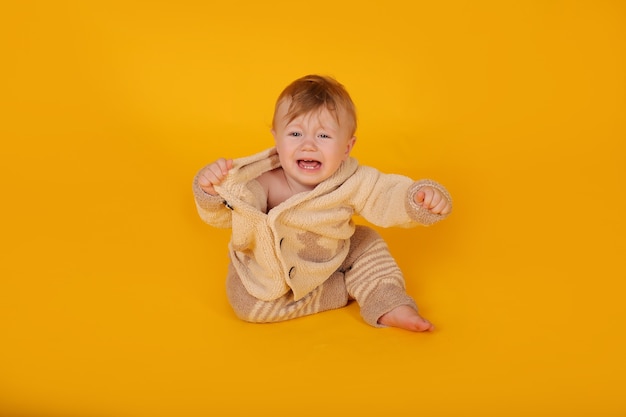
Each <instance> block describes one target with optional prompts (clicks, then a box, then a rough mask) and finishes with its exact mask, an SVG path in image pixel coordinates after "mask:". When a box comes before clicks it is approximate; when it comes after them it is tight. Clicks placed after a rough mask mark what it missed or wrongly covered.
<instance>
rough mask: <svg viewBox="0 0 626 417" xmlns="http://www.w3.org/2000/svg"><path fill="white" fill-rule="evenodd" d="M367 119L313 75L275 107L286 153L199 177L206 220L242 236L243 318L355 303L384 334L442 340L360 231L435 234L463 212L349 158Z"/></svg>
mask: <svg viewBox="0 0 626 417" xmlns="http://www.w3.org/2000/svg"><path fill="white" fill-rule="evenodd" d="M355 131H356V111H355V107H354V104H353V102H352V99H351V98H350V95H349V94H348V92H347V91H346V90H345V88H344V87H343V86H342V85H341V84H339V83H338V82H337V81H336V80H334V79H332V78H330V77H324V76H318V75H309V76H305V77H303V78H300V79H298V80H296V81H294V82H293V83H291V84H290V85H289V86H287V88H285V90H284V91H283V92H282V93H281V94H280V96H279V97H278V100H277V102H276V107H275V112H274V119H273V126H272V135H273V136H274V141H275V147H273V148H270V149H267V150H264V151H262V152H260V153H257V154H255V155H252V156H249V157H245V158H240V159H235V160H232V159H223V158H222V159H218V160H217V161H215V162H213V163H211V164H209V165H208V166H206V167H205V168H203V169H202V170H200V172H199V173H198V174H197V175H196V177H195V179H194V183H193V191H194V196H195V201H196V206H197V209H198V213H199V215H200V217H201V218H202V219H203V220H204V221H205V222H206V223H208V224H210V225H212V226H215V227H225V228H231V229H232V237H231V241H230V243H229V256H230V264H229V271H228V275H227V278H226V287H227V294H228V299H229V301H230V304H231V306H232V307H233V309H234V311H235V313H236V314H237V316H238V317H239V318H241V319H243V320H246V321H250V322H257V323H259V322H277V321H282V320H288V319H292V318H296V317H301V316H305V315H308V314H313V313H318V312H321V311H325V310H330V309H335V308H340V307H343V306H345V305H347V304H348V303H349V302H350V301H351V300H356V302H357V303H358V304H359V306H360V311H361V316H362V317H363V319H364V320H365V322H367V323H369V324H371V325H372V326H375V327H399V328H402V329H406V330H411V331H418V332H419V331H432V330H433V328H434V327H433V325H432V324H431V323H430V322H429V321H428V320H426V319H425V318H423V317H422V316H420V315H419V314H418V311H417V306H416V304H415V302H414V300H413V299H412V298H411V297H410V296H409V295H408V294H407V293H406V290H405V283H404V278H403V275H402V272H401V271H400V269H399V268H398V265H397V264H396V262H395V260H394V259H393V257H392V256H391V254H390V253H389V250H388V248H387V245H386V243H385V242H384V240H383V239H382V237H381V236H380V235H379V234H378V233H377V232H376V231H375V230H373V229H372V228H370V227H366V226H357V225H355V224H354V222H353V220H352V217H353V215H356V214H358V215H360V216H362V217H363V218H365V219H366V220H367V221H369V222H370V223H372V224H375V225H377V226H380V227H391V226H400V227H412V226H415V225H420V224H421V225H430V224H433V223H435V222H437V221H439V220H441V219H443V218H445V217H446V216H447V215H448V214H449V213H450V211H451V209H452V203H451V199H450V196H449V194H448V192H447V191H446V189H445V188H443V187H442V186H441V185H439V184H438V183H436V182H434V181H431V180H421V181H417V182H414V181H413V180H411V179H410V178H407V177H405V176H401V175H395V174H384V173H381V172H379V171H378V170H376V169H374V168H371V167H367V166H362V165H359V163H358V162H357V161H356V160H355V159H354V158H352V157H350V151H351V150H352V148H353V147H354V144H355V142H356V137H355V136H354V134H355Z"/></svg>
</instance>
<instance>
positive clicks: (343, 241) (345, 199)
mask: <svg viewBox="0 0 626 417" xmlns="http://www.w3.org/2000/svg"><path fill="white" fill-rule="evenodd" d="M279 166H280V162H279V160H278V154H277V153H276V149H275V148H271V149H268V150H265V151H263V152H260V153H257V154H255V155H252V156H249V157H245V158H240V159H236V160H235V161H234V164H233V168H232V169H231V170H230V172H229V174H228V176H227V177H226V179H225V180H224V181H223V182H222V183H221V184H220V185H218V186H215V190H216V191H217V192H218V193H219V196H211V195H209V194H206V193H205V192H203V191H202V189H201V188H200V187H199V185H198V182H197V177H196V178H195V179H194V183H193V190H194V196H195V200H196V206H197V209H198V213H199V215H200V217H201V218H202V220H204V221H205V222H206V223H208V224H210V225H212V226H215V227H226V228H228V227H230V228H232V238H231V241H230V244H229V253H230V258H231V261H232V263H233V266H234V267H235V269H236V271H237V273H238V274H239V276H240V278H241V281H242V282H243V284H244V286H245V287H246V290H247V291H248V292H249V293H250V294H251V295H253V296H255V297H256V298H258V299H261V300H265V301H270V300H274V299H276V298H279V297H281V296H282V295H284V294H286V293H287V292H289V290H292V291H293V295H294V299H295V300H299V299H300V298H302V297H304V296H305V295H306V294H308V293H309V292H310V291H312V290H313V289H314V288H316V287H317V286H319V285H320V284H321V283H322V282H324V281H325V280H326V279H328V277H330V276H331V274H333V273H334V272H335V271H336V270H337V269H338V268H339V266H340V265H341V264H342V262H343V260H344V259H345V257H346V255H347V253H348V250H349V246H350V237H351V236H352V234H353V233H354V228H355V225H354V223H353V220H352V216H353V215H355V214H358V215H361V216H363V217H364V218H365V219H366V220H367V221H369V222H371V223H372V224H375V225H377V226H381V227H390V226H399V227H412V226H415V225H418V224H421V225H430V224H433V223H435V222H437V221H439V220H441V219H443V218H444V217H445V216H442V215H437V214H432V213H430V212H429V211H427V210H425V209H423V208H422V207H420V206H418V205H417V204H416V203H415V202H414V196H415V194H416V193H417V192H418V191H419V189H420V188H421V187H423V186H425V185H429V186H431V187H434V188H437V189H439V190H440V191H442V192H443V194H444V195H445V196H446V198H448V199H450V196H449V194H448V192H447V191H446V190H445V188H443V187H442V186H441V185H439V184H438V183H436V182H434V181H431V180H421V181H418V182H414V181H413V180H411V179H410V178H407V177H405V176H401V175H395V174H383V173H381V172H379V171H377V170H376V169H374V168H371V167H366V166H361V165H359V164H358V162H357V161H356V159H354V158H349V159H348V160H347V161H345V162H344V163H343V164H342V165H341V166H340V168H339V169H338V170H337V172H335V174H333V175H332V176H331V177H330V178H328V179H327V180H326V181H324V182H322V183H321V184H319V185H318V186H317V187H316V188H315V189H313V190H312V191H309V192H304V193H299V194H296V195H294V196H292V197H291V198H289V199H288V200H286V201H284V202H283V203H281V204H280V205H278V206H276V207H274V208H273V209H271V210H270V211H269V212H267V213H266V208H267V196H266V195H265V192H264V190H263V188H262V187H261V185H260V184H259V183H258V182H257V181H256V180H255V179H256V178H257V177H258V176H259V175H261V174H262V173H263V172H266V171H269V170H272V169H275V168H277V167H279Z"/></svg>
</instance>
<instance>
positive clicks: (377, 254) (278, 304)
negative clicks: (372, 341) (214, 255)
mask: <svg viewBox="0 0 626 417" xmlns="http://www.w3.org/2000/svg"><path fill="white" fill-rule="evenodd" d="M226 291H227V294H228V299H229V301H230V304H231V306H232V307H233V309H234V311H235V314H237V316H238V317H239V318H240V319H242V320H245V321H250V322H255V323H267V322H277V321H283V320H289V319H293V318H296V317H301V316H306V315H309V314H314V313H319V312H321V311H325V310H331V309H335V308H340V307H344V306H345V305H347V304H348V302H350V301H351V300H356V302H357V303H358V304H359V306H360V308H361V316H362V317H363V319H364V320H365V322H367V323H368V324H370V325H372V326H375V327H383V326H382V325H380V324H378V319H379V318H380V317H381V316H382V315H383V314H385V313H387V312H389V311H391V310H392V309H394V308H395V307H398V306H401V305H409V306H411V307H413V308H415V309H416V310H417V306H416V305H415V302H414V301H413V299H412V298H411V297H409V296H408V295H407V293H406V291H405V286H404V278H403V276H402V272H401V271H400V268H399V267H398V265H397V264H396V261H395V260H394V259H393V257H392V256H391V254H390V253H389V249H388V248H387V244H386V243H385V241H384V240H383V239H382V237H381V236H380V235H379V234H378V233H377V232H376V231H375V230H373V229H371V228H369V227H365V226H357V227H356V231H355V233H354V235H353V236H352V238H351V239H350V252H349V253H348V256H347V257H346V259H345V261H344V263H343V264H342V265H341V267H340V268H339V270H337V272H335V273H334V274H333V275H331V276H330V277H329V278H328V279H327V280H326V281H325V282H324V283H323V284H322V285H320V286H319V287H317V288H316V289H314V290H313V291H311V292H310V293H309V294H307V295H306V296H305V297H303V298H301V299H300V300H298V301H294V299H293V294H292V293H291V292H289V293H287V294H285V295H283V296H282V297H280V298H278V299H276V300H272V301H263V300H259V299H257V298H255V297H253V296H252V295H250V294H249V293H248V292H247V291H246V289H245V287H244V286H243V284H242V283H241V280H240V279H239V276H238V275H237V273H236V272H235V270H234V268H233V267H232V265H230V266H229V270H228V277H227V279H226Z"/></svg>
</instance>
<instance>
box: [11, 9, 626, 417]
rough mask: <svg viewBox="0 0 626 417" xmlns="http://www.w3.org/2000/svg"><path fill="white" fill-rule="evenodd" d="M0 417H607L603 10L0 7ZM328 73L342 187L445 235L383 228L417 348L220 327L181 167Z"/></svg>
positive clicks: (622, 327)
mask: <svg viewBox="0 0 626 417" xmlns="http://www.w3.org/2000/svg"><path fill="white" fill-rule="evenodd" d="M0 16H1V17H0V35H1V36H0V42H1V48H2V51H1V52H2V53H1V58H0V59H2V61H3V62H2V65H1V69H0V82H1V85H2V89H1V91H0V100H1V108H0V136H1V138H2V141H1V144H2V145H1V148H0V155H1V161H0V193H1V196H2V205H1V208H0V210H1V216H0V219H1V220H0V221H1V222H2V224H1V227H2V228H1V230H2V240H1V247H0V256H1V257H2V259H1V262H0V274H1V281H0V415H1V416H3V417H4V416H18V415H19V416H42V417H43V416H45V417H48V416H64V417H74V416H81V417H91V416H105V417H106V416H108V417H117V416H119V417H127V416H128V417H135V416H155V417H156V416H189V417H195V416H245V415H259V416H266V415H267V416H294V415H297V416H303V417H304V416H340V415H361V416H417V415H422V416H429V417H439V416H441V417H444V416H452V417H454V416H529V415H533V416H568V417H576V416H592V415H593V416H598V417H602V416H625V415H626V396H625V395H624V392H626V359H625V357H626V355H625V352H626V332H625V331H626V302H625V301H624V296H625V292H626V291H625V290H626V283H625V282H626V262H625V261H624V255H625V252H626V245H625V236H626V221H625V219H624V217H625V214H626V88H625V87H626V85H625V84H626V5H625V3H624V2H622V1H609V0H587V1H582V0H581V1H543V0H537V1H510V2H508V1H502V2H501V1H491V2H490V1H485V0H479V1H475V2H474V1H451V2H431V1H428V2H426V1H408V0H406V1H399V0H391V1H385V2H382V1H381V2H374V1H356V0H349V1H341V0H334V1H329V0H319V1H315V2H297V1H251V0H243V1H239V2H226V1H222V2H213V1H190V0H177V1H173V0H172V1H145V2H137V1H116V2H109V1H84V2H82V1H75V2H71V1H49V2H44V1H9V2H8V3H7V2H5V3H3V6H2V11H1V12H0ZM307 73H323V74H329V75H333V76H335V77H336V78H337V79H339V81H340V82H342V83H343V84H344V85H345V86H346V87H347V88H348V90H349V91H350V92H351V94H352V96H353V99H354V100H355V102H356V104H357V107H358V111H359V121H360V125H359V130H358V132H357V135H358V138H359V139H358V142H357V145H356V147H355V149H354V153H353V155H354V156H355V157H357V158H358V159H359V160H360V161H361V162H362V163H365V164H368V165H373V166H376V167H378V168H379V169H381V170H383V171H386V172H397V173H401V174H405V175H408V176H411V177H414V178H423V177H429V178H434V179H437V180H438V181H440V182H441V183H443V184H445V185H446V186H447V187H448V188H449V190H450V191H451V193H452V194H453V196H454V201H455V212H454V213H453V215H452V216H451V217H450V218H449V219H448V220H446V221H445V222H444V223H441V224H438V225H436V226H434V227H432V228H420V229H412V230H384V231H383V234H384V236H385V238H386V239H387V240H388V243H389V246H390V247H391V249H392V251H393V253H394V256H395V257H396V259H397V261H398V262H399V264H400V265H401V267H402V268H403V270H404V271H405V274H406V278H407V286H408V289H409V291H410V293H411V294H412V295H414V297H415V298H416V300H417V302H418V304H419V305H420V307H421V311H422V313H423V314H424V315H425V316H426V317H428V318H429V319H431V320H432V321H433V322H434V323H435V325H436V326H437V330H436V332H434V333H433V334H427V335H424V334H410V333H408V332H403V331H400V330H396V329H382V330H381V329H374V328H371V327H369V326H367V325H366V324H365V323H364V322H363V321H362V320H361V318H360V317H359V312H358V308H357V306H356V305H350V306H348V307H347V308H344V309H340V310H336V311H333V312H328V313H323V314H319V315H316V316H312V317H307V318H302V319H298V320H294V321H290V322H286V323H280V324H271V325H253V324H248V323H243V322H241V321H239V320H238V319H236V318H235V316H234V315H233V313H232V312H231V310H230V308H229V306H228V305H227V302H226V296H225V293H224V277H225V273H226V263H227V259H226V244H227V242H228V232H227V231H223V230H214V229H211V228H210V227H208V226H206V225H204V224H203V223H202V222H201V221H200V219H199V218H198V216H197V215H196V213H195V207H194V204H193V199H192V195H191V180H192V178H193V175H194V174H195V173H196V171H197V170H198V169H199V168H200V167H202V166H203V165H204V164H206V163H208V162H210V161H211V160H213V159H215V158H217V157H220V156H225V157H239V156H244V155H247V154H251V153H254V152H256V151H259V150H261V149H264V148H266V147H269V146H271V144H272V140H271V136H270V133H269V125H270V122H271V117H272V110H273V104H274V100H275V98H276V96H277V95H278V93H279V92H280V91H281V89H282V88H283V87H284V86H286V85H287V84H288V83H289V82H291V81H292V80H293V79H295V78H297V77H300V76H302V75H305V74H307Z"/></svg>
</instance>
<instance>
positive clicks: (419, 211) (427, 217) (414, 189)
mask: <svg viewBox="0 0 626 417" xmlns="http://www.w3.org/2000/svg"><path fill="white" fill-rule="evenodd" d="M425 186H429V187H433V188H435V189H437V190H439V191H441V193H442V194H443V195H444V197H445V198H447V199H448V201H449V202H450V204H452V197H450V193H448V190H446V189H445V188H444V187H443V186H442V185H441V184H439V183H438V182H435V181H433V180H420V181H416V182H414V183H413V184H412V185H411V186H410V187H409V190H408V192H407V199H406V210H407V212H408V213H409V216H411V219H413V220H414V221H416V222H417V223H419V224H421V225H424V226H429V225H431V224H434V223H437V222H438V221H441V220H443V219H445V218H446V217H448V214H449V213H448V214H434V213H431V212H430V211H428V210H426V209H425V208H423V207H422V206H420V205H418V204H417V203H416V202H415V196H416V195H417V193H418V192H419V190H420V189H421V188H422V187H425Z"/></svg>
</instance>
